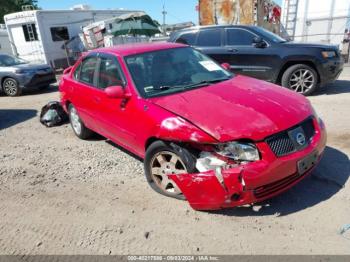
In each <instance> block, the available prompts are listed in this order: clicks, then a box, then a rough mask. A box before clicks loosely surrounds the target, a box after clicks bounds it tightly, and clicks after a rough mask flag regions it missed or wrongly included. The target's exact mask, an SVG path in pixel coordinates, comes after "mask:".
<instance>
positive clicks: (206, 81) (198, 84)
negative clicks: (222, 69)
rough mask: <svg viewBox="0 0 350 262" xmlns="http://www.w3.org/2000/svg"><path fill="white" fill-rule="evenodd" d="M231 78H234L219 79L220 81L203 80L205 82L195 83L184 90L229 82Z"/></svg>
mask: <svg viewBox="0 0 350 262" xmlns="http://www.w3.org/2000/svg"><path fill="white" fill-rule="evenodd" d="M231 78H232V77H225V78H219V79H213V80H203V81H200V82H198V83H195V84H191V85H187V86H184V87H183V88H184V89H187V88H192V87H200V86H208V85H210V84H214V83H219V82H223V81H226V80H229V79H231Z"/></svg>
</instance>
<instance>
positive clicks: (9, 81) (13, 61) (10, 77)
mask: <svg viewBox="0 0 350 262" xmlns="http://www.w3.org/2000/svg"><path fill="white" fill-rule="evenodd" d="M55 82H56V76H55V73H54V71H53V70H52V68H51V67H50V66H49V65H44V64H41V65H40V64H30V63H29V62H27V61H25V60H22V59H20V58H17V57H14V56H11V55H6V54H0V91H3V92H4V93H5V94H6V95H8V96H19V95H21V93H22V90H24V89H30V88H39V89H45V88H47V87H48V86H49V85H50V84H52V83H55Z"/></svg>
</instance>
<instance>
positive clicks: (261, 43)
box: [253, 36, 266, 48]
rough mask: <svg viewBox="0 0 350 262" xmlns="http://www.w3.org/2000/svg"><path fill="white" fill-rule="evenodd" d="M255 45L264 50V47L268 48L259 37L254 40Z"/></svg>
mask: <svg viewBox="0 0 350 262" xmlns="http://www.w3.org/2000/svg"><path fill="white" fill-rule="evenodd" d="M253 44H254V46H255V47H257V48H264V47H266V42H265V41H264V39H262V38H261V37H260V36H257V37H254V38H253Z"/></svg>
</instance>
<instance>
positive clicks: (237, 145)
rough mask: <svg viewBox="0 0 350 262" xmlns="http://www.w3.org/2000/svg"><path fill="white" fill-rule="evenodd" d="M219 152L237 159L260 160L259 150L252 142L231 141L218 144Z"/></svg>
mask: <svg viewBox="0 0 350 262" xmlns="http://www.w3.org/2000/svg"><path fill="white" fill-rule="evenodd" d="M215 151H216V153H217V154H219V155H221V156H223V157H227V158H229V159H233V160H236V161H248V162H252V161H257V160H260V155H259V151H258V149H257V148H256V146H255V145H254V144H252V143H243V142H230V143H225V144H220V145H217V146H216V148H215Z"/></svg>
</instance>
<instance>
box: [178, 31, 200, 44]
mask: <svg viewBox="0 0 350 262" xmlns="http://www.w3.org/2000/svg"><path fill="white" fill-rule="evenodd" d="M195 41H196V34H195V33H187V34H183V35H181V36H180V37H179V38H178V39H177V40H176V43H181V44H186V45H194V43H195Z"/></svg>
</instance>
